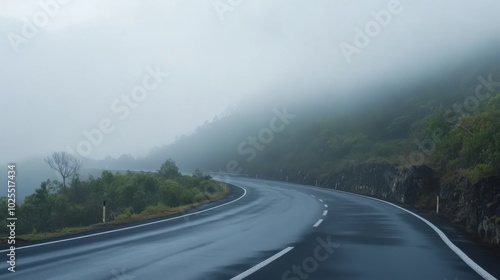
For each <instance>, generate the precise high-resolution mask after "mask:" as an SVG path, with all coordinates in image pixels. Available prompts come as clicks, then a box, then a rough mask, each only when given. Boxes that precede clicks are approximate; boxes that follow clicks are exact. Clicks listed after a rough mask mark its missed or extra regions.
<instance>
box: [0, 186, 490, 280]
mask: <svg viewBox="0 0 500 280" xmlns="http://www.w3.org/2000/svg"><path fill="white" fill-rule="evenodd" d="M229 181H230V183H231V184H232V185H234V187H233V188H232V192H231V194H230V196H229V197H227V198H225V199H224V200H222V201H219V202H216V203H213V204H210V205H207V206H204V207H202V208H200V209H198V210H197V212H192V213H188V214H186V215H182V216H178V217H173V218H169V219H164V220H159V221H155V222H149V223H142V224H136V225H134V226H131V227H123V228H118V229H114V230H111V231H107V232H97V233H93V234H88V235H82V236H77V237H74V238H69V239H59V240H54V241H51V242H46V243H31V244H26V245H24V246H23V245H19V247H18V248H17V255H16V256H17V263H16V272H15V273H11V272H8V271H7V264H6V263H5V262H2V267H1V271H0V278H1V279H5V280H8V279H40V280H42V279H51V280H58V279H60V280H68V279H82V280H83V279H84V280H89V279H93V280H94V279H95V280H132V279H167V280H168V279H172V280H182V279H260V280H266V279H277V280H305V279H418V280H422V279H442V280H445V279H448V280H455V279H456V280H462V279H497V278H498V277H499V269H498V268H497V266H498V263H499V262H498V259H491V257H490V256H489V255H484V257H483V259H481V257H476V256H475V257H474V260H473V259H472V258H469V257H468V256H467V255H466V254H464V253H463V252H462V251H461V250H460V249H458V247H455V245H454V243H455V244H456V242H457V241H458V242H468V241H467V240H466V239H465V238H464V237H462V236H460V235H459V234H457V235H456V236H452V237H450V239H451V240H452V241H453V243H452V242H451V241H450V240H448V238H447V237H446V236H444V234H443V235H441V236H440V230H438V229H437V228H433V225H432V224H427V221H426V220H422V219H421V218H419V217H418V216H416V215H414V214H412V213H410V212H407V211H406V210H404V209H402V208H399V207H397V206H395V205H390V204H388V203H385V202H382V201H378V200H375V199H371V198H367V197H362V196H357V195H353V194H348V193H343V192H337V191H332V190H328V189H320V188H314V187H308V186H301V185H296V184H289V183H284V182H274V181H266V180H256V179H248V178H236V177H232V178H230V180H229ZM472 245H473V244H472V243H470V246H472ZM1 249H2V251H1V253H2V255H3V256H4V258H5V252H6V250H5V249H6V247H2V248H1ZM478 258H479V259H478ZM495 263H496V264H495ZM485 268H486V269H485ZM487 270H488V271H487Z"/></svg>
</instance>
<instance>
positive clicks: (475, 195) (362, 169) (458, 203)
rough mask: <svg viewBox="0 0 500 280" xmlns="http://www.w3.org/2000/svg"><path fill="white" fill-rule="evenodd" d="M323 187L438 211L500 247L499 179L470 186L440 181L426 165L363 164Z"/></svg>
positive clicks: (456, 179)
mask: <svg viewBox="0 0 500 280" xmlns="http://www.w3.org/2000/svg"><path fill="white" fill-rule="evenodd" d="M320 185H321V186H324V187H329V188H334V189H338V190H343V191H348V192H354V193H359V194H364V195H369V196H373V197H377V198H381V199H384V200H387V201H391V202H397V203H403V204H408V205H412V206H415V207H418V208H420V209H423V210H427V211H429V212H430V211H435V209H436V196H437V195H439V197H440V210H439V215H442V216H444V217H446V218H448V219H449V220H451V221H452V222H453V223H455V224H457V225H459V226H461V227H462V228H464V229H465V230H467V231H468V232H469V233H471V234H473V235H474V236H476V237H477V238H478V239H480V240H481V241H484V242H486V243H489V244H492V245H500V178H499V177H491V178H485V179H483V180H481V181H479V182H478V183H476V184H471V183H470V182H469V181H468V180H467V179H465V178H464V177H461V176H459V175H448V176H447V177H446V178H439V177H438V175H437V174H436V173H435V172H434V170H432V169H431V168H430V167H427V166H417V167H411V168H399V167H396V166H394V165H389V164H364V165H359V166H354V167H349V168H346V169H344V170H342V171H340V172H336V173H333V174H329V175H328V176H326V177H323V180H321V181H320Z"/></svg>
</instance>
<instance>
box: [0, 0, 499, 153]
mask: <svg viewBox="0 0 500 280" xmlns="http://www.w3.org/2000/svg"><path fill="white" fill-rule="evenodd" d="M54 1H55V0H53V1H49V0H41V1H40V2H41V3H49V4H47V6H46V7H42V6H40V4H39V1H38V0H34V1H31V0H23V1H19V0H0V35H1V37H0V96H1V97H0V100H1V101H0V102H1V103H0V104H2V105H1V106H2V108H1V110H0V119H1V122H0V131H1V132H0V133H1V135H2V137H1V139H2V140H1V145H0V162H16V161H20V160H23V159H25V158H27V157H30V156H35V155H47V154H50V153H51V152H53V151H68V149H73V150H75V151H76V152H78V147H79V145H80V151H83V154H84V155H86V156H89V157H91V158H103V157H104V156H106V155H108V154H109V155H111V156H114V157H117V156H119V155H121V154H127V153H130V154H132V155H135V156H140V155H144V154H145V153H146V152H147V151H148V150H149V149H150V148H151V147H153V146H161V145H164V144H167V143H169V142H171V141H173V140H174V139H175V137H176V136H177V135H181V134H184V133H189V132H191V131H193V130H194V129H195V128H196V126H198V125H200V124H202V123H203V122H205V121H206V120H211V119H213V117H214V116H215V115H218V114H220V113H222V112H224V111H225V110H226V108H228V106H230V105H236V104H238V103H239V101H240V100H243V99H244V98H248V97H249V96H254V97H255V98H259V99H261V100H262V101H263V102H265V101H266V97H268V96H269V95H272V94H277V93H283V92H285V93H287V92H289V93H290V94H293V95H294V96H293V97H301V96H313V95H314V93H315V92H320V91H321V92H325V91H327V92H332V93H331V96H329V97H328V98H335V95H336V94H349V91H348V90H347V88H348V87H349V86H351V85H359V84H363V83H369V82H370V81H372V80H383V79H394V77H396V76H398V75H400V74H401V73H409V74H411V73H413V71H419V70H422V69H426V68H428V67H432V66H433V65H434V64H437V63H440V62H442V61H446V60H447V59H454V58H456V57H460V56H463V55H465V54H471V53H473V52H474V50H479V49H480V48H481V47H482V46H486V45H488V44H491V43H492V42H494V40H498V39H499V38H500V17H499V16H498V14H499V11H500V1H498V0H475V1H410V0H401V1H388V0H383V1H353V0H349V1H348V0H345V1H333V0H317V1H304V0H302V1H298V0H286V1H285V0H251V1H250V0H243V1H237V0H232V1H227V0H222V1H212V0H208V1H199V0H177V1H175V0H140V1H139V0H136V1H130V0H107V1H103V0H64V1H63V0H60V1H59V2H54ZM228 2H231V3H233V5H232V6H231V4H228ZM54 3H55V4H54ZM216 7H217V8H216ZM388 15H389V16H388ZM377 18H378V19H377ZM356 28H359V30H361V32H363V33H364V35H359V32H358V31H357V29H356ZM366 32H368V33H370V34H371V35H366ZM364 36H367V37H366V38H368V41H367V40H364V41H363V40H362V39H366V38H362V37H364ZM356 39H357V41H356ZM167 72H168V73H169V75H168V77H167V74H166V73H167ZM297 89H300V90H297ZM304 89H307V90H304ZM301 90H303V92H301ZM134 96H135V97H134ZM291 97H292V96H291ZM127 98H128V99H127ZM134 98H135V99H134ZM280 105H282V104H280ZM100 126H101V127H100ZM97 129H99V130H100V131H101V132H99V133H102V134H103V137H99V135H98V134H99V133H97V134H96V133H95V132H96V131H97ZM84 130H85V131H87V132H88V133H89V134H92V133H93V134H92V135H91V137H95V139H94V143H91V142H90V141H88V140H86V139H87V137H86V136H85V135H84ZM86 141H87V142H86ZM68 147H69V148H68ZM89 149H90V150H89Z"/></svg>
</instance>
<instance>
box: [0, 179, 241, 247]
mask: <svg viewBox="0 0 500 280" xmlns="http://www.w3.org/2000/svg"><path fill="white" fill-rule="evenodd" d="M233 186H236V185H233ZM236 187H238V188H240V189H242V190H243V191H244V193H243V195H242V196H240V197H238V198H237V199H235V200H233V201H230V202H226V203H224V204H221V205H217V206H214V207H212V208H208V209H205V210H201V211H198V212H193V213H189V214H185V215H182V216H178V217H173V218H167V219H164V220H159V221H154V222H149V223H145V224H140V225H135V226H131V227H126V228H120V229H114V230H109V231H104V232H98V233H93V234H89V235H83V236H77V237H72V238H67V239H61V240H55V241H50V242H45V243H40V244H33V245H27V246H23V247H16V250H20V249H27V248H33V247H40V246H45V245H50V244H56V243H62V242H66V241H72V240H78V239H84V238H88V237H92V236H99V235H104V234H109V233H113V232H119V231H124V230H129V229H133V228H140V227H145V226H149V225H154V224H159V223H163V222H168V221H172V220H176V219H180V218H184V217H189V216H193V215H197V214H200V213H203V212H207V211H210V210H213V209H217V208H219V207H222V206H226V205H229V204H231V203H235V202H236V201H238V200H240V199H242V198H243V197H245V196H246V195H247V190H246V189H245V188H242V187H240V186H236ZM9 251H10V250H9V249H7V250H1V251H0V253H4V252H9Z"/></svg>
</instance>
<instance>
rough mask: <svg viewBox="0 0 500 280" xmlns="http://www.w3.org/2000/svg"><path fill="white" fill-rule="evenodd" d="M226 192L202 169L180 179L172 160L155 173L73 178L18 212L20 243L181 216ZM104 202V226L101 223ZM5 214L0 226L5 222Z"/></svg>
mask: <svg viewBox="0 0 500 280" xmlns="http://www.w3.org/2000/svg"><path fill="white" fill-rule="evenodd" d="M227 193H228V189H227V188H226V186H225V185H222V184H219V183H217V182H215V181H213V180H212V179H211V177H210V176H208V175H204V174H202V173H201V172H200V171H198V170H197V171H196V172H195V173H194V174H193V175H192V176H186V175H182V174H181V173H180V172H179V169H178V167H177V166H176V164H175V162H174V161H172V160H167V161H165V162H164V163H163V164H162V166H161V167H160V169H159V170H158V171H157V172H130V171H128V172H126V173H124V174H121V173H116V174H113V173H111V172H109V171H104V172H102V174H101V176H100V177H98V178H93V177H90V178H89V179H88V180H82V179H80V177H79V176H78V175H75V176H74V177H73V178H72V180H71V182H70V184H69V186H65V185H64V184H62V183H61V182H58V181H50V180H48V181H45V182H43V183H41V186H40V188H38V189H36V191H35V193H34V194H32V195H29V196H27V197H26V198H25V200H24V203H22V204H21V205H18V206H17V207H16V215H17V218H18V221H19V222H18V223H17V228H16V233H17V238H18V239H21V240H22V239H24V240H38V239H44V238H49V237H57V236H62V235H66V234H71V233H78V232H82V231H88V230H92V229H96V228H100V227H105V226H113V225H117V224H121V223H128V222H133V221H140V220H145V219H151V218H155V217H161V216H166V215H170V214H176V213H182V212H184V211H187V210H189V209H191V208H192V207H195V206H197V205H201V204H203V203H207V202H209V201H213V200H217V199H220V198H223V197H224V196H225V195H226V194H227ZM103 201H106V223H102V219H103V217H102V213H103V207H102V206H103ZM0 207H3V209H7V199H6V198H5V197H2V198H0ZM4 212H5V213H0V220H1V222H0V223H5V221H6V220H7V216H6V214H7V213H6V212H7V211H4ZM0 226H2V227H4V228H5V224H4V225H0Z"/></svg>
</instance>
